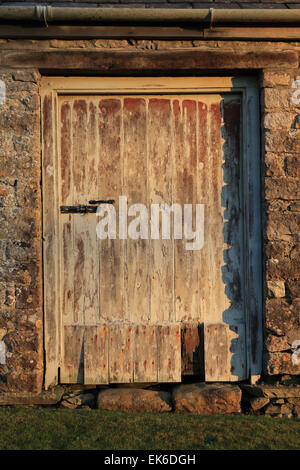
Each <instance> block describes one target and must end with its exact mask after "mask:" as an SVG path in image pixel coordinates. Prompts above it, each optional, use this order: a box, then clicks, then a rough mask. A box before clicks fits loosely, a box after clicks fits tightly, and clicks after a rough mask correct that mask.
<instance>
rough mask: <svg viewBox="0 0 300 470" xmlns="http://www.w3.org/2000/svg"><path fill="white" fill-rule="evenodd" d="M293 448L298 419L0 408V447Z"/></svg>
mask: <svg viewBox="0 0 300 470" xmlns="http://www.w3.org/2000/svg"><path fill="white" fill-rule="evenodd" d="M10 449H12V450H40V449H42V450H61V449H63V450H72V449H79V450H81V449H82V450H90V449H95V450H124V449H127V450H197V449H203V450H248V449H251V450H256V449H259V450H263V449H266V450H299V449H300V419H286V418H272V417H267V416H244V415H242V416H240V415H228V416H220V415H219V416H198V415H179V414H150V413H147V414H146V413H145V414H138V413H121V412H110V411H100V410H86V409H82V410H66V409H59V408H57V409H50V408H25V409H24V408H12V407H1V408H0V450H10Z"/></svg>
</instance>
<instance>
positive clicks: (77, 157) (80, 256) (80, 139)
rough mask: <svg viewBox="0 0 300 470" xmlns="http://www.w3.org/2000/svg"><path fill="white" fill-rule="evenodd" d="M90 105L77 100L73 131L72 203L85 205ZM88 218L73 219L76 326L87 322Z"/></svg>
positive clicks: (76, 217)
mask: <svg viewBox="0 0 300 470" xmlns="http://www.w3.org/2000/svg"><path fill="white" fill-rule="evenodd" d="M86 128H87V103H86V100H85V99H83V98H82V99H79V98H78V99H74V101H73V108H72V131H73V137H72V140H73V175H74V185H73V191H74V195H73V201H74V202H73V203H74V204H75V205H76V204H85V203H86V196H87V185H88V181H87V175H86V160H87V135H86ZM86 224H87V219H86V216H85V215H82V214H76V215H75V216H74V217H73V240H74V242H73V243H74V319H73V321H74V323H81V324H83V323H84V322H85V285H86V282H85V277H84V274H85V259H86V256H87V247H86V238H87V237H86V232H87V231H88V230H87V227H86Z"/></svg>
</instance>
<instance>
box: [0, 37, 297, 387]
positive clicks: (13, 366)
mask: <svg viewBox="0 0 300 470" xmlns="http://www.w3.org/2000/svg"><path fill="white" fill-rule="evenodd" d="M22 48H23V49H26V50H39V51H41V50H53V49H56V50H66V49H70V48H72V49H80V50H90V49H97V48H102V49H128V50H149V49H151V50H154V51H155V50H161V49H176V50H180V49H184V50H186V49H188V48H191V49H195V48H196V49H199V50H208V51H209V50H219V51H220V50H223V49H224V50H226V51H228V50H231V51H234V50H237V51H239V52H243V51H244V52H249V51H256V50H265V51H272V52H274V51H276V50H277V51H284V50H293V49H294V50H297V51H300V44H299V43H290V44H289V43H279V42H278V43H268V42H262V43H260V42H249V43H247V42H231V41H226V42H222V41H170V42H168V41H158V40H152V41H150V40H149V41H147V40H130V41H127V40H99V39H98V40H96V39H95V40H89V41H85V40H78V41H61V40H55V39H52V40H40V41H38V40H22V41H21V40H0V55H1V52H2V51H7V50H18V49H22ZM257 75H258V76H259V77H260V84H261V112H262V158H263V161H262V167H263V195H262V201H263V219H264V220H263V222H264V255H265V261H264V279H265V282H264V288H265V289H264V295H265V297H264V305H265V317H264V327H265V328H264V333H265V352H264V374H265V376H267V377H272V376H274V375H275V376H277V375H280V374H290V375H299V374H300V355H299V356H298V354H297V350H296V345H297V343H296V341H297V340H300V314H299V313H300V312H299V306H300V290H299V272H300V271H299V236H300V235H299V219H300V213H299V210H300V205H299V189H300V188H299V186H300V185H299V162H300V120H298V118H297V116H300V104H297V101H296V102H293V99H292V96H293V93H294V92H295V91H296V90H295V89H294V88H293V87H292V85H293V82H294V80H295V78H297V76H299V79H300V70H282V69H278V70H275V69H274V70H268V71H265V72H264V73H263V74H262V73H261V72H258V73H257ZM0 80H2V81H3V82H4V84H5V86H6V99H5V103H3V104H0V122H1V128H0V174H1V178H0V206H1V211H0V217H1V219H0V220H1V221H0V285H1V290H0V293H1V294H0V301H1V312H0V391H7V390H9V391H30V392H37V391H40V390H41V389H42V382H43V324H42V281H41V243H42V240H41V185H40V180H41V172H40V166H41V160H40V116H39V112H40V99H39V73H38V71H36V70H28V69H26V71H24V70H20V69H17V68H16V69H14V70H5V69H2V70H0ZM0 85H1V82H0ZM299 98H300V96H299ZM1 99H2V98H1V95H0V100H1ZM294 101H295V100H294ZM299 101H300V99H299ZM299 119H300V118H299ZM293 346H295V347H294V348H293Z"/></svg>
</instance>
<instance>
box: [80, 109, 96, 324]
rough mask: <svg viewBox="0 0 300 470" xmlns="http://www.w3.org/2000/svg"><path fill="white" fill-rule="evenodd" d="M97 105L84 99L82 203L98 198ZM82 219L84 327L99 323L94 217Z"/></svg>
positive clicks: (87, 216)
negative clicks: (85, 140)
mask: <svg viewBox="0 0 300 470" xmlns="http://www.w3.org/2000/svg"><path fill="white" fill-rule="evenodd" d="M97 115H98V110H97V102H94V101H92V100H87V128H86V133H87V159H86V167H85V168H86V189H85V204H88V202H89V201H90V200H99V199H100V194H99V193H100V188H99V185H98V181H99V150H98V119H97ZM84 217H85V231H84V232H83V237H84V239H85V243H84V244H85V259H84V318H85V324H86V325H89V324H94V323H96V322H97V321H99V317H100V315H99V269H100V266H99V240H98V238H97V234H96V224H97V217H96V215H95V214H87V215H85V216H84Z"/></svg>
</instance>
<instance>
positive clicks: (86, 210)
mask: <svg viewBox="0 0 300 470" xmlns="http://www.w3.org/2000/svg"><path fill="white" fill-rule="evenodd" d="M114 202H115V201H114V200H113V199H109V200H108V201H93V200H92V201H89V204H97V205H99V204H113V203H114ZM97 205H94V206H86V205H81V204H79V205H78V206H60V212H61V213H62V214H92V213H95V212H97V209H98V207H97Z"/></svg>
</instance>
